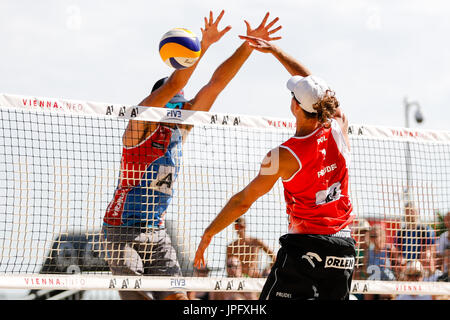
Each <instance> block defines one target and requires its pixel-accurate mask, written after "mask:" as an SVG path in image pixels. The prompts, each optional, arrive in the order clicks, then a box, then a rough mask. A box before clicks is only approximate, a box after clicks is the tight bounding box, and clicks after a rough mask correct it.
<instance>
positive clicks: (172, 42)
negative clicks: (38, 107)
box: [159, 28, 201, 69]
mask: <svg viewBox="0 0 450 320" xmlns="http://www.w3.org/2000/svg"><path fill="white" fill-rule="evenodd" d="M200 53H201V47H200V41H199V40H198V38H197V36H196V35H195V33H193V32H192V31H190V30H187V29H184V28H174V29H171V30H169V31H168V32H166V33H165V34H164V35H163V36H162V38H161V41H160V42H159V54H160V56H161V59H162V60H163V61H164V62H165V63H166V64H167V65H168V66H170V67H172V68H175V69H185V68H189V67H191V66H192V65H194V64H195V62H196V61H197V60H198V58H199V57H200Z"/></svg>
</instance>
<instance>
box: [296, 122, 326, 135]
mask: <svg viewBox="0 0 450 320" xmlns="http://www.w3.org/2000/svg"><path fill="white" fill-rule="evenodd" d="M320 126H321V124H320V122H319V121H317V120H316V119H311V120H310V119H305V118H303V119H297V130H296V131H295V136H296V137H304V136H307V135H309V134H311V133H312V132H314V130H316V129H317V128H319V127H320Z"/></svg>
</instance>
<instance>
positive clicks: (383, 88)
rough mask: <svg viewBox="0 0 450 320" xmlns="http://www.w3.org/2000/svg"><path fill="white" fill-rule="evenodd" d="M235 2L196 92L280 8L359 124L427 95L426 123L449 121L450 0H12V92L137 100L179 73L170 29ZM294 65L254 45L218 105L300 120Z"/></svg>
mask: <svg viewBox="0 0 450 320" xmlns="http://www.w3.org/2000/svg"><path fill="white" fill-rule="evenodd" d="M221 9H224V10H225V16H224V17H223V19H222V22H221V27H222V28H224V27H225V26H227V25H231V26H232V29H231V31H230V32H228V33H227V34H226V35H225V36H224V37H223V38H222V39H221V40H220V41H219V42H218V43H216V44H214V45H213V46H211V47H210V48H209V50H208V52H207V53H206V54H205V56H204V58H203V59H202V61H201V62H200V64H199V66H198V68H197V70H195V73H194V74H193V76H192V77H191V80H190V82H189V83H188V85H187V86H186V88H185V94H186V96H187V98H192V97H193V96H194V95H195V94H196V93H197V92H198V90H200V88H201V87H202V86H203V85H205V84H206V83H207V82H208V81H209V79H210V77H211V75H212V73H213V72H214V70H215V69H216V67H217V66H219V64H220V63H222V62H223V61H224V60H225V59H226V58H228V57H229V56H230V55H231V54H232V53H233V52H234V51H235V50H236V49H237V48H238V46H239V45H240V44H241V43H242V40H240V39H239V38H238V35H240V34H243V33H245V30H246V29H245V24H244V22H243V20H244V19H246V20H247V21H249V22H250V24H251V26H252V27H256V26H257V25H259V23H260V21H261V20H262V18H263V17H264V15H265V13H266V12H270V14H271V15H270V16H271V17H273V18H275V17H279V18H280V21H279V23H278V24H277V25H281V26H282V27H283V28H282V29H281V30H280V31H279V32H278V35H280V36H282V39H281V40H279V41H277V44H278V45H279V46H280V47H281V48H282V49H283V50H284V51H286V52H287V53H289V54H290V55H292V56H294V57H296V58H297V59H298V60H299V61H301V62H302V63H303V64H304V65H305V66H307V67H308V68H309V69H310V70H311V71H312V73H313V74H316V75H318V76H320V77H322V78H324V79H325V80H326V81H327V82H328V83H329V85H330V86H331V87H332V88H333V89H334V90H335V91H336V95H337V97H338V99H339V100H340V103H341V106H342V107H343V109H344V111H345V112H346V114H347V115H348V117H349V121H350V122H351V123H354V124H366V125H379V126H390V127H392V126H393V127H402V126H404V125H405V106H404V102H405V99H407V100H408V101H409V102H418V104H419V105H420V106H421V109H422V113H423V116H424V119H425V120H424V122H423V123H421V124H418V123H416V122H415V121H414V117H413V114H414V112H415V110H414V107H413V108H411V112H410V115H409V118H410V126H411V127H413V128H423V129H433V130H448V124H447V123H448V120H449V119H450V108H449V107H448V106H449V104H450V90H449V88H450V59H449V57H450V42H449V41H448V35H449V34H450V20H449V19H448V16H450V2H448V1H444V0H442V1H439V0H429V1H422V0H396V1H388V0H378V1H377V0H373V1H369V0H339V1H336V0H278V1H273V0H271V1H268V0H253V1H242V0H240V1H239V0H227V1H203V0H191V1H181V0H173V1H165V2H163V1H149V0H147V1H144V0H128V1H119V0H90V1H88V0H70V1H68V0H53V1H52V0H41V1H31V0H14V1H12V0H1V1H0V39H1V42H2V44H1V50H0V74H1V77H0V93H8V94H20V95H27V96H40V97H57V98H65V99H75V100H89V101H97V102H107V103H121V104H126V105H134V104H137V103H139V102H140V101H142V99H143V98H144V97H145V96H147V95H148V93H149V92H150V90H151V87H152V85H153V83H154V82H155V81H156V80H158V79H160V78H161V77H164V76H166V75H169V74H170V73H171V72H172V71H173V69H171V68H170V67H168V66H166V65H165V64H164V63H163V61H162V60H161V58H160V56H159V53H158V43H159V40H160V38H161V36H162V35H163V34H164V33H165V32H166V31H168V30H169V29H171V28H174V27H184V28H188V29H190V30H192V31H193V32H194V33H196V34H197V35H201V32H200V28H201V27H202V26H203V18H204V17H205V16H207V15H208V14H209V11H210V10H212V11H213V12H214V14H215V16H217V15H218V13H219V12H220V10H221ZM288 79H289V74H288V73H287V71H286V70H285V69H284V68H283V67H282V65H281V64H280V63H279V62H278V61H277V60H276V59H275V58H274V57H273V56H271V55H270V54H263V53H260V52H256V51H255V52H253V53H252V55H251V56H250V58H249V59H248V61H247V62H246V64H245V65H244V66H243V67H242V69H241V70H240V72H239V73H238V74H237V75H236V77H235V78H234V79H233V80H232V82H231V83H230V84H229V85H228V86H227V88H226V89H225V91H223V92H222V93H221V94H220V96H219V97H218V99H217V100H216V103H215V105H214V106H213V109H212V111H217V112H220V113H232V114H248V115H264V116H273V117H277V118H279V117H281V118H291V117H292V116H291V114H290V109H289V105H290V94H289V92H288V91H287V89H286V82H287V80H288Z"/></svg>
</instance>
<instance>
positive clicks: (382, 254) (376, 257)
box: [364, 224, 396, 281]
mask: <svg viewBox="0 0 450 320" xmlns="http://www.w3.org/2000/svg"><path fill="white" fill-rule="evenodd" d="M369 238H370V245H369V248H368V249H367V251H366V254H365V255H364V266H365V268H366V273H367V274H371V276H370V277H369V279H370V280H389V281H394V280H395V278H396V277H395V275H394V272H393V271H392V270H391V259H390V257H391V254H392V247H391V246H390V245H388V244H386V232H385V230H384V228H383V226H382V225H381V224H376V225H373V226H372V227H371V228H370V231H369Z"/></svg>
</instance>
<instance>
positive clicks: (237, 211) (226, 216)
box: [194, 148, 299, 266]
mask: <svg viewBox="0 0 450 320" xmlns="http://www.w3.org/2000/svg"><path fill="white" fill-rule="evenodd" d="M298 168H299V165H298V162H297V160H296V159H295V158H294V156H293V155H292V154H291V153H290V152H289V151H288V150H286V149H284V148H276V149H274V150H272V151H271V152H269V153H268V154H267V156H266V157H265V159H264V161H263V163H262V164H261V169H260V171H259V173H258V175H257V176H256V177H255V178H254V179H253V180H252V181H251V182H250V183H249V184H248V185H247V186H246V187H245V188H244V189H243V190H242V191H240V192H238V193H236V194H235V195H234V196H233V197H231V199H230V200H229V201H228V202H227V204H226V205H225V206H224V208H223V209H222V210H221V211H220V212H219V214H218V215H217V217H216V218H215V219H214V220H213V221H212V222H211V224H210V225H209V226H208V227H207V228H206V229H205V232H204V234H203V237H202V240H201V242H200V245H199V247H198V249H197V253H196V256H195V262H194V263H195V264H196V265H197V266H201V265H204V264H205V263H204V258H203V254H204V251H205V250H206V248H207V247H208V245H209V243H210V242H211V239H212V237H213V236H214V235H216V234H217V233H219V232H220V231H222V230H223V229H225V228H226V227H227V226H229V225H230V224H231V223H233V221H235V220H236V219H237V218H238V217H240V216H241V215H243V214H244V213H245V212H247V210H248V209H249V208H250V207H251V205H252V204H253V203H254V202H255V201H256V200H257V199H258V198H260V197H261V196H263V195H264V194H266V193H267V192H269V191H270V190H271V189H272V187H273V185H274V184H275V183H276V182H277V180H278V179H279V178H283V179H288V178H290V177H291V176H292V174H294V173H295V172H296V171H297V170H298Z"/></svg>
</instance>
